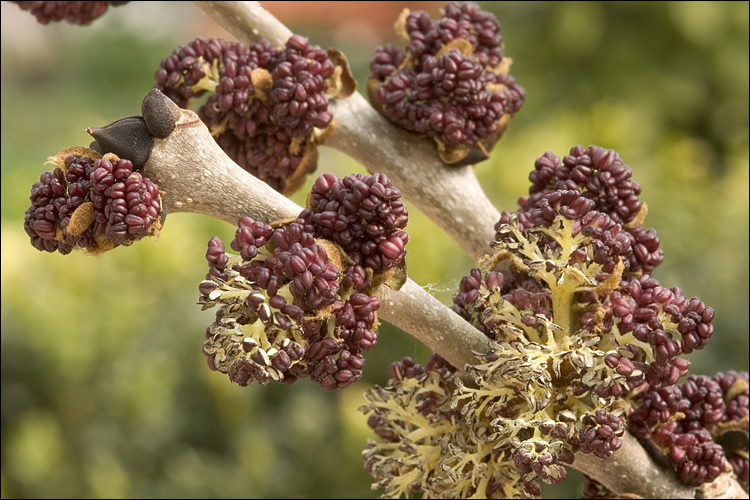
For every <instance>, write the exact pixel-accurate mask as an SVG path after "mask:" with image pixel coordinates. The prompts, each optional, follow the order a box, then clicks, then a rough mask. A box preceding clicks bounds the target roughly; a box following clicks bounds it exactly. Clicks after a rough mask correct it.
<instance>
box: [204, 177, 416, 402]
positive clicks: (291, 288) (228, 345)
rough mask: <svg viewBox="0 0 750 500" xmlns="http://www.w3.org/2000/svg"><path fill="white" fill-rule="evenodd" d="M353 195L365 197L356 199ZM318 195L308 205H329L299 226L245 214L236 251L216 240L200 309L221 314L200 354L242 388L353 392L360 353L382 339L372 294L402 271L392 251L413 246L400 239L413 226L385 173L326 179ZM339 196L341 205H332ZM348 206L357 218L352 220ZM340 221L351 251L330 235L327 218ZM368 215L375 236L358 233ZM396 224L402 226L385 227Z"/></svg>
mask: <svg viewBox="0 0 750 500" xmlns="http://www.w3.org/2000/svg"><path fill="white" fill-rule="evenodd" d="M363 186H364V188H363V189H360V188H362V187H363ZM368 190H370V191H372V193H370V194H367V193H368ZM354 192H356V193H357V195H356V196H361V195H365V196H364V197H362V198H359V199H357V201H356V202H355V198H356V196H355V195H353V194H352V193H354ZM314 193H315V195H314V196H311V199H312V198H314V199H329V200H331V201H330V202H329V203H322V204H311V205H310V208H307V209H305V210H303V211H302V212H301V213H300V214H299V216H298V217H297V218H296V219H295V220H293V221H287V222H283V223H279V224H276V225H274V226H270V225H268V224H264V223H262V222H259V221H255V220H253V219H251V218H249V217H244V218H242V219H241V220H240V221H239V223H238V228H237V231H236V233H235V238H234V240H232V242H231V249H232V250H234V251H236V252H238V254H231V253H227V252H226V251H225V247H224V244H223V243H222V241H221V240H220V239H219V238H213V239H212V240H211V241H210V242H209V245H208V251H207V253H206V260H207V261H208V264H209V272H208V274H207V275H206V280H204V281H203V282H202V283H201V284H200V286H199V291H200V298H199V304H201V305H202V306H203V308H204V309H206V308H210V307H214V306H218V307H219V309H218V311H217V314H216V321H215V322H214V323H213V324H212V325H210V326H209V327H208V328H207V329H206V338H207V340H206V342H205V343H204V345H203V352H204V354H206V356H207V358H208V364H209V366H210V368H211V369H214V370H218V371H220V372H222V373H226V374H228V375H229V378H230V380H231V381H232V382H234V383H236V384H239V385H242V386H245V385H248V384H250V383H251V382H252V381H253V380H257V381H258V383H260V384H266V383H268V382H271V381H274V382H281V383H284V384H290V383H292V382H294V381H296V380H297V379H300V378H307V377H309V378H310V379H312V380H313V381H315V382H317V383H318V384H319V385H320V387H321V388H323V389H324V390H334V389H338V388H342V387H346V386H347V385H349V384H351V383H353V382H355V381H357V380H359V379H360V377H361V376H362V367H363V365H364V356H363V352H364V351H367V350H369V349H372V348H373V347H375V345H376V343H377V333H376V330H377V310H378V308H379V305H380V304H379V301H378V299H377V298H376V297H375V296H374V290H375V288H376V287H377V286H379V284H381V283H383V282H384V281H387V278H388V275H389V274H393V273H394V272H395V269H401V268H402V266H403V259H404V256H405V251H401V252H398V255H396V254H395V253H393V252H390V251H389V250H390V247H389V245H388V242H389V241H390V240H391V239H393V240H394V241H399V242H404V243H405V242H406V240H407V238H406V236H405V232H404V236H400V235H399V234H398V233H402V232H403V231H402V228H403V226H404V225H405V223H406V211H405V210H404V209H403V205H402V203H401V201H400V193H399V192H398V190H396V189H395V188H393V187H392V186H391V184H390V181H389V180H388V179H387V177H385V176H384V175H382V174H379V175H375V176H359V175H354V176H349V177H346V178H344V179H343V180H340V179H338V178H337V177H336V176H333V175H331V174H328V175H326V176H323V177H321V178H319V179H318V181H317V182H316V183H315V187H314ZM339 195H341V196H343V198H341V200H342V201H343V203H342V204H341V205H340V206H335V203H336V201H335V200H337V199H338V198H337V197H338V196H339ZM348 195H351V196H348ZM378 195H379V196H378ZM353 196H354V197H353ZM369 203H372V204H374V206H373V207H371V208H373V209H374V208H375V207H377V208H379V213H380V218H378V217H369V215H368V214H367V212H366V210H365V208H363V206H370V205H369ZM361 205H362V206H361ZM351 209H354V210H355V212H354V213H359V215H358V217H357V218H356V219H351V218H349V217H348V215H350V212H349V210H351ZM337 215H340V216H341V217H340V218H338V219H336V220H337V223H338V224H339V225H338V226H337V228H338V230H339V232H340V233H341V234H355V235H357V238H356V239H355V238H351V239H349V240H347V241H348V242H349V243H350V245H349V246H348V247H344V246H343V245H340V244H337V243H338V242H337V241H335V240H336V238H332V239H333V241H331V240H329V239H328V238H331V233H330V227H329V226H328V225H327V224H326V221H329V220H330V218H331V217H333V218H336V217H337ZM370 215H372V214H370ZM401 217H403V219H402V218H401ZM362 219H364V220H367V221H368V223H369V224H371V225H373V227H375V226H377V228H378V230H373V231H371V232H370V233H369V234H360V233H359V227H360V226H361V225H362V223H361V220H362ZM392 219H393V220H395V219H398V224H396V225H395V226H393V227H386V226H387V224H388V221H391V220H392ZM366 225H367V224H366ZM381 247H383V248H385V249H386V251H385V252H382V251H381V250H379V248H381ZM365 249H368V250H372V252H370V253H366V250H365ZM402 250H403V248H402ZM349 252H351V253H349ZM370 262H375V263H377V264H379V267H378V268H374V267H372V266H371V265H370V264H369V263H370ZM385 263H387V264H388V265H385ZM389 266H390V267H389Z"/></svg>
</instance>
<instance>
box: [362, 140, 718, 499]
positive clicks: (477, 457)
mask: <svg viewBox="0 0 750 500" xmlns="http://www.w3.org/2000/svg"><path fill="white" fill-rule="evenodd" d="M584 157H585V158H589V159H588V160H585V159H583V158H584ZM551 158H552V155H551V153H548V154H546V155H545V156H543V157H542V158H541V159H540V161H538V162H537V165H538V166H539V165H540V164H541V163H543V162H546V161H547V160H550V159H551ZM547 164H548V165H555V164H556V165H557V167H556V168H558V170H560V172H562V166H560V164H559V163H556V162H555V161H549V162H547ZM563 165H566V166H567V167H566V168H568V171H569V172H580V173H575V174H568V177H567V178H566V179H562V177H564V175H563V173H560V174H559V175H560V177H561V179H562V180H560V181H559V182H558V181H555V184H554V185H552V186H550V185H549V184H550V181H549V179H551V178H552V177H553V176H554V173H555V169H552V170H550V171H549V172H547V170H544V172H546V173H545V175H547V178H548V180H545V181H544V182H542V181H541V180H540V181H539V183H537V182H536V181H535V179H540V178H541V175H540V174H538V172H539V171H540V170H541V169H540V168H539V167H537V169H536V171H535V173H534V174H532V186H533V187H532V191H530V195H529V196H528V197H525V198H522V200H521V202H520V205H521V208H520V209H519V210H518V211H517V212H515V213H509V212H504V213H503V214H502V219H501V221H500V222H499V223H498V225H497V226H496V230H497V234H496V241H495V242H494V243H493V247H494V252H493V253H492V254H491V255H488V256H485V257H483V258H482V259H480V261H479V262H478V266H477V267H476V268H474V269H472V270H471V272H470V274H469V276H466V277H464V278H463V279H462V280H461V282H460V285H459V290H458V292H457V293H456V294H455V295H454V298H453V301H454V305H453V310H454V311H455V312H456V313H458V314H459V315H461V316H462V317H463V318H465V319H466V320H467V321H469V322H470V323H471V324H472V325H474V326H476V327H477V329H479V330H480V331H482V332H483V333H484V334H485V335H487V336H488V337H489V338H490V339H491V341H490V347H491V351H490V352H488V353H486V354H485V355H484V362H483V363H480V364H477V365H474V366H467V367H465V370H466V371H467V373H468V374H469V375H470V376H471V379H472V380H471V384H469V383H464V382H463V381H462V380H461V379H460V378H457V377H456V376H455V374H454V375H440V376H441V377H448V378H449V379H450V382H442V385H441V388H442V389H441V391H438V390H437V389H436V388H435V380H436V377H438V373H430V370H427V372H428V374H427V375H425V376H424V377H423V378H420V377H416V378H410V379H409V380H408V383H407V382H404V380H406V379H404V380H399V379H398V377H394V379H393V380H391V382H390V383H389V385H388V386H387V387H386V388H385V389H381V388H377V389H376V392H375V393H376V394H377V395H378V396H377V397H378V399H377V401H378V404H377V405H370V406H368V407H366V408H365V410H366V411H369V412H373V411H374V412H376V413H377V409H378V408H385V410H383V411H387V412H390V414H391V415H392V417H389V418H392V419H393V420H394V421H407V420H408V421H409V422H420V421H421V420H413V419H412V420H410V418H411V417H407V415H410V414H413V413H414V412H415V411H416V408H417V406H415V404H416V405H418V402H419V398H418V397H417V396H416V395H417V394H422V393H423V392H424V393H429V392H430V391H433V392H438V394H440V395H441V397H442V398H443V399H441V401H440V404H438V405H431V406H430V407H431V408H432V407H437V408H438V409H437V410H436V411H435V415H434V416H433V415H431V416H430V420H429V422H428V423H427V424H426V425H421V424H420V425H419V429H411V428H410V429H408V430H407V431H408V433H407V434H403V433H400V432H398V431H395V430H394V433H393V436H392V439H391V441H393V442H394V443H396V442H397V443H398V445H395V444H394V445H380V444H377V443H373V444H372V446H371V447H370V448H369V449H368V451H367V452H366V453H367V455H366V456H367V457H368V458H369V459H370V460H371V461H372V463H377V464H380V465H381V466H382V467H380V468H372V469H373V471H375V472H376V473H375V474H374V476H375V477H376V479H377V481H378V483H377V484H379V485H381V486H384V485H386V483H387V480H386V476H387V475H388V474H390V475H391V477H390V480H391V481H395V482H396V483H398V482H400V481H406V482H408V484H409V487H408V491H407V490H405V489H403V488H402V489H401V490H399V491H397V492H396V490H393V491H394V492H396V493H398V494H403V493H407V494H410V493H411V492H416V491H422V492H425V493H427V494H428V496H432V495H433V494H435V495H436V496H448V497H452V496H459V495H460V494H466V493H468V494H470V495H477V496H482V495H486V496H528V495H529V492H530V491H532V490H531V489H530V488H532V487H530V486H528V485H529V484H533V483H534V482H535V481H536V480H537V479H541V480H542V481H545V482H548V483H555V482H559V481H562V480H563V479H564V478H565V469H564V465H565V464H568V463H571V462H572V460H573V457H574V454H575V453H578V452H580V453H587V454H589V453H590V454H593V455H594V456H596V457H598V458H601V459H606V458H608V457H609V456H610V455H611V454H612V453H613V452H615V451H617V450H618V449H619V448H620V447H621V446H622V435H623V433H624V432H625V430H626V428H627V418H628V414H629V412H630V411H632V409H633V408H634V407H635V406H637V404H636V402H635V401H636V399H637V397H638V396H639V395H640V394H643V393H645V392H646V391H649V390H652V391H653V390H658V389H660V388H664V387H672V386H674V384H675V383H676V382H677V380H678V379H679V378H680V377H681V376H684V375H686V374H687V368H688V362H687V361H686V360H685V359H684V358H681V357H680V355H681V354H684V353H688V352H691V351H692V350H694V349H700V348H702V347H703V346H704V345H705V344H706V341H707V340H708V338H709V337H710V336H711V334H712V333H713V328H712V326H711V320H712V319H713V310H712V309H711V308H708V307H706V306H705V305H704V304H703V302H701V301H700V300H699V299H697V298H694V299H691V300H687V299H685V298H684V297H683V295H682V292H681V291H680V289H679V288H677V287H674V288H672V289H666V288H663V287H661V286H660V285H659V283H658V282H657V281H656V280H654V279H653V278H652V277H651V276H650V275H648V274H644V268H645V267H647V264H646V263H645V262H644V261H641V260H638V259H639V258H638V256H637V255H636V254H637V252H638V251H637V250H635V247H636V246H637V245H638V244H639V243H638V242H637V240H636V239H635V238H633V237H632V235H631V233H630V232H629V231H628V229H629V228H632V227H635V226H636V225H640V224H642V222H643V217H644V211H643V208H642V204H641V202H640V201H639V200H638V198H637V194H639V192H640V187H638V185H637V184H635V183H634V182H632V181H630V177H631V171H630V169H629V167H627V166H624V165H623V164H622V163H621V162H620V161H619V158H618V157H617V156H616V153H614V152H611V151H610V152H607V151H606V150H602V149H601V148H597V147H594V146H592V147H590V148H588V149H587V150H584V149H583V148H579V147H576V148H573V150H572V152H571V155H570V158H568V157H566V159H565V160H564V162H563ZM583 166H586V168H588V169H589V170H588V171H586V170H585V169H584V168H583ZM584 174H586V175H584ZM541 185H544V186H545V187H544V188H538V186H541ZM612 186H616V187H615V188H612ZM618 196H620V198H618ZM633 262H635V264H632V263H633ZM396 371H397V372H399V373H400V372H402V371H403V369H398V370H396ZM407 372H408V370H407ZM441 373H443V372H441ZM451 373H452V372H451ZM422 380H424V382H422ZM444 387H448V389H444ZM415 391H416V392H415ZM373 397H374V396H373ZM396 408H398V410H396ZM419 418H420V419H421V418H422V417H421V416H420V417H419ZM379 422H380V421H377V422H376V421H373V422H371V426H372V427H373V428H375V429H376V432H377V433H379V434H387V433H386V432H385V431H380V429H381V428H382V427H383V424H381V423H379ZM433 433H437V434H438V435H439V439H438V438H436V439H437V440H435V441H433V443H434V445H435V446H438V443H439V445H440V446H442V448H441V450H447V449H449V447H450V450H451V451H450V453H451V454H452V455H453V456H458V457H461V458H459V459H458V460H459V462H460V464H461V468H460V470H461V473H462V474H464V476H460V475H459V477H463V478H465V479H466V481H467V483H466V484H468V485H471V486H466V488H467V489H464V490H462V491H461V492H458V491H456V490H449V491H448V493H447V494H446V495H444V494H443V493H442V492H440V490H439V489H437V488H444V487H445V486H444V484H445V483H448V482H450V481H451V480H452V476H451V475H450V474H449V472H447V471H448V470H449V468H448V467H447V466H446V465H445V464H444V463H443V462H442V460H444V457H440V458H439V459H433V458H429V457H435V456H437V455H438V453H437V451H432V452H431V453H432V454H430V453H428V451H425V450H421V449H419V448H418V446H416V445H413V444H412V438H411V436H422V435H425V434H429V435H432V434H433ZM459 434H460V437H459ZM415 441H416V440H415ZM415 449H417V450H419V453H420V454H423V455H424V457H427V458H422V459H420V460H421V461H419V465H415V466H414V467H406V466H404V467H402V466H399V465H398V464H401V463H404V464H407V463H411V462H413V461H414V460H417V458H415V457H414V456H413V453H414V450H415ZM441 453H443V452H442V451H441ZM711 460H713V458H711ZM469 464H470V465H469ZM389 467H390V470H391V471H392V472H388V471H389ZM453 470H454V471H455V469H453ZM393 471H395V472H393ZM394 476H395V478H394ZM433 484H434V485H433ZM490 485H492V487H490ZM387 495H388V496H390V493H389V492H388V491H387Z"/></svg>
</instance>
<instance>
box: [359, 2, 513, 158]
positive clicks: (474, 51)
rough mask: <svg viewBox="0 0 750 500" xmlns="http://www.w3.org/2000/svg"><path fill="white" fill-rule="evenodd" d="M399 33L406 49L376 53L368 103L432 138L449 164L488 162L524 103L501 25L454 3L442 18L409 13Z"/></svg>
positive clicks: (398, 26)
mask: <svg viewBox="0 0 750 500" xmlns="http://www.w3.org/2000/svg"><path fill="white" fill-rule="evenodd" d="M396 30H397V31H398V32H399V34H401V35H402V36H403V38H405V40H406V42H407V46H406V48H405V49H404V50H403V51H402V50H399V49H397V48H395V47H394V46H393V45H391V44H387V45H383V46H380V47H378V48H377V49H376V51H375V56H374V57H373V59H372V61H371V63H370V81H369V82H368V92H369V95H370V100H371V101H372V102H373V103H374V104H375V107H376V108H377V109H378V110H379V111H380V112H381V113H382V114H383V115H384V116H385V117H386V118H388V119H389V120H390V121H391V122H393V123H395V124H396V125H398V126H399V127H401V128H403V129H404V130H406V131H408V132H411V133H413V134H416V135H418V136H426V137H430V138H432V139H433V140H434V141H435V143H436V144H437V147H438V151H439V153H440V158H441V159H442V160H443V161H444V162H445V163H448V164H458V163H459V162H462V161H464V160H466V161H469V162H471V163H473V162H474V161H476V160H477V158H481V159H486V157H487V152H488V151H489V150H490V149H492V146H494V144H495V143H496V142H497V140H498V139H499V138H500V136H501V135H502V133H503V132H504V131H505V128H506V127H507V124H508V120H509V119H510V117H512V116H513V115H514V114H515V113H516V112H518V110H519V109H520V108H521V105H522V104H523V102H524V100H525V98H526V92H525V91H524V89H523V88H522V87H520V86H518V85H517V84H516V81H515V79H514V78H513V77H512V76H510V75H509V74H508V69H509V67H510V62H511V61H510V59H509V58H507V57H504V56H503V52H502V49H501V47H502V37H501V36H500V33H499V32H500V24H499V23H498V21H497V19H495V17H494V16H493V15H492V14H491V13H489V12H485V11H483V10H481V9H480V8H479V7H478V6H477V5H476V4H475V3H472V2H466V3H463V4H459V3H457V2H450V3H448V4H447V5H446V7H445V11H444V13H443V15H442V17H441V18H440V19H438V20H431V19H430V18H429V16H428V14H427V13H426V12H424V11H416V12H410V11H409V10H408V9H407V10H405V11H404V12H403V13H402V15H401V17H400V18H399V21H398V22H397V23H396ZM472 151H473V152H474V154H471V155H470V153H472Z"/></svg>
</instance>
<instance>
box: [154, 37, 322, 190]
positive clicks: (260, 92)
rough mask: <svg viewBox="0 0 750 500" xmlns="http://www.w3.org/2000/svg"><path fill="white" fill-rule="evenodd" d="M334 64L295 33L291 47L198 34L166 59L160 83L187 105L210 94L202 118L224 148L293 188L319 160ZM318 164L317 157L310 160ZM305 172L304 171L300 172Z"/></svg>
mask: <svg viewBox="0 0 750 500" xmlns="http://www.w3.org/2000/svg"><path fill="white" fill-rule="evenodd" d="M333 73H334V64H333V62H331V60H330V59H329V57H328V54H327V53H326V52H325V51H324V50H322V49H321V48H320V47H318V46H315V45H309V44H308V41H307V39H306V38H304V37H302V36H300V35H293V36H292V37H291V38H290V39H289V40H288V41H287V43H286V46H285V47H284V48H277V47H274V46H272V45H271V44H270V43H269V42H268V41H267V40H261V41H259V42H257V43H255V44H253V45H250V46H248V45H245V44H243V43H241V42H230V41H226V40H221V39H209V40H205V39H203V38H196V39H195V40H193V41H191V42H190V43H188V44H187V45H183V46H180V47H178V48H177V49H175V51H174V52H173V53H172V55H170V56H169V57H167V58H165V59H163V60H162V62H161V64H160V66H159V69H158V70H157V71H156V73H155V75H154V76H155V79H156V88H157V89H159V90H161V91H162V92H164V94H166V95H167V96H168V97H170V98H171V99H172V100H174V101H175V102H176V103H177V104H178V105H179V106H180V107H183V108H184V107H187V106H188V105H189V102H190V100H191V99H192V98H194V97H199V96H201V95H203V94H204V93H205V92H206V91H210V92H211V93H212V94H211V95H210V96H209V97H208V99H207V100H206V102H205V103H204V104H203V105H202V106H201V107H200V108H199V110H198V115H199V116H200V118H201V120H203V122H204V123H206V125H207V126H208V128H209V129H210V130H211V133H212V134H213V135H214V138H215V139H216V142H217V143H218V144H219V145H220V146H221V147H222V149H223V150H224V151H225V152H226V153H227V154H228V155H229V156H230V157H231V158H232V159H233V160H234V161H235V162H237V164H239V165H240V166H242V167H243V168H244V169H246V170H247V171H249V172H250V173H252V174H253V175H255V176H256V177H258V178H260V179H262V180H264V181H266V182H267V183H268V184H269V185H271V186H272V187H273V188H274V189H276V190H277V191H281V192H285V193H288V192H291V191H294V190H295V189H297V187H298V185H299V184H300V177H301V178H302V179H303V178H304V174H306V173H307V170H309V169H310V168H311V167H312V168H314V167H315V166H314V165H310V164H307V163H306V162H304V161H303V158H304V157H305V155H306V154H307V155H310V154H312V150H313V149H314V146H313V145H312V142H311V141H312V140H313V139H312V134H313V129H314V128H319V129H324V128H326V127H327V126H328V125H329V124H330V123H331V119H332V114H331V112H330V111H328V96H327V92H328V90H329V88H328V83H327V81H326V80H327V79H328V78H330V77H331V76H332V75H333ZM308 161H312V160H308ZM300 169H301V171H300Z"/></svg>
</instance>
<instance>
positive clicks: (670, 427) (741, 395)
mask: <svg viewBox="0 0 750 500" xmlns="http://www.w3.org/2000/svg"><path fill="white" fill-rule="evenodd" d="M637 403H638V405H639V406H638V407H637V408H636V409H635V411H633V413H632V414H631V416H630V419H629V428H630V430H631V432H632V433H633V434H634V435H635V436H636V437H638V438H639V439H642V440H650V441H651V442H652V443H653V444H654V445H655V446H656V448H657V449H658V450H659V451H660V452H661V453H663V454H664V455H665V456H666V457H667V458H668V459H669V462H670V463H671V465H672V467H674V469H675V471H676V472H677V474H678V476H679V478H680V480H681V481H682V482H684V483H686V484H689V485H691V486H699V485H701V484H703V483H707V482H711V481H713V480H714V479H716V478H717V477H718V476H719V474H721V473H722V472H724V470H725V468H726V465H727V463H729V464H731V466H732V469H733V471H734V473H735V475H736V476H737V479H738V480H739V482H740V484H742V485H743V487H744V488H745V489H746V490H747V487H748V444H747V443H748V440H747V428H748V374H747V372H741V373H738V372H734V371H728V372H725V373H718V374H716V375H715V376H713V377H707V376H704V375H691V376H690V377H688V378H687V380H686V381H685V382H684V383H682V384H680V385H678V386H674V385H672V386H666V387H662V388H660V389H658V390H652V391H649V392H647V393H645V394H644V395H642V396H641V397H639V398H638V399H637ZM743 433H744V437H741V438H740V439H737V438H738V437H739V436H738V435H741V434H743Z"/></svg>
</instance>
